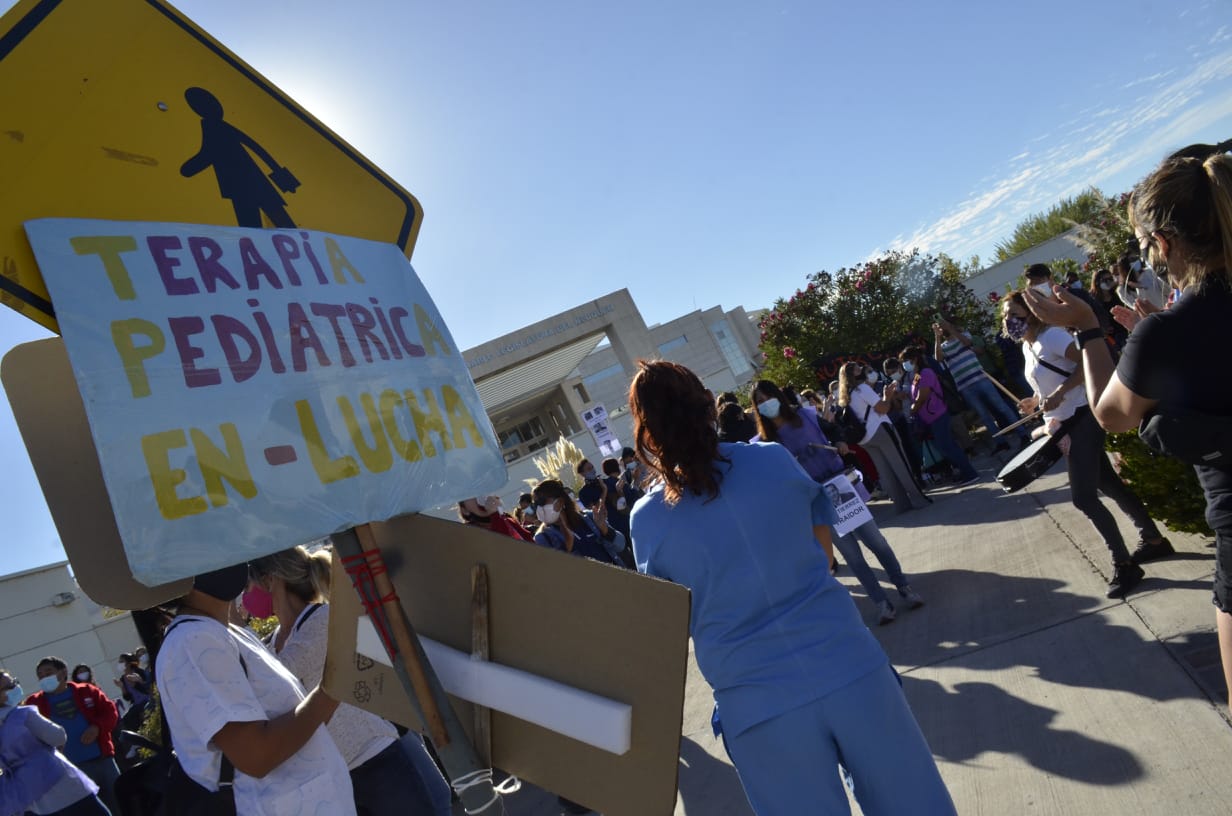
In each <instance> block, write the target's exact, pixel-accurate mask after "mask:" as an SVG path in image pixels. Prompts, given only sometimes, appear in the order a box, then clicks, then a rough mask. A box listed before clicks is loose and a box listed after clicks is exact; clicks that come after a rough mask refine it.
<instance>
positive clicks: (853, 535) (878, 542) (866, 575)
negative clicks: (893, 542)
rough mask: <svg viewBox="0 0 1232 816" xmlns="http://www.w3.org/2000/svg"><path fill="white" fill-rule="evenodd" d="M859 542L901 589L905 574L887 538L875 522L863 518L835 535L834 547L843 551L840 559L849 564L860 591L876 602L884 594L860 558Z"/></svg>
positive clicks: (865, 562)
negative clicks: (854, 525) (852, 527)
mask: <svg viewBox="0 0 1232 816" xmlns="http://www.w3.org/2000/svg"><path fill="white" fill-rule="evenodd" d="M859 542H863V543H864V546H865V547H868V549H869V552H871V553H872V554H873V555H875V556H877V560H878V561H880V562H881V566H882V568H883V569H884V570H885V571H886V575H888V576H889V578H890V581H891V582H892V583H893V584H894V586H896V587H898V588H899V589H900V590H901V589H903V588H904V587H906V586H907V585H908V581H907V576H906V575H903V568H902V567H900V566H899V565H898V558H897V557H895V555H894V550H892V549H890V542H888V541H886V537H885V536H884V535H882V534H881V529H880V528H879V527H877V522H875V521H866V522H864V523H863V524H861V525H860V526H859V527H857V528H855V529H854V530H852V531H851V532H850V533H848V534H847V535H845V536H839V537H838V538H835V539H834V548H835V549H837V550H838V551H839V552H840V553H842V554H843V561H844V562H845V563H846V564H847V566H849V567H851V573H852V575H854V576H855V577H856V580H858V581H859V582H860V586H862V587H864V591H865V592H867V593H868V597H869V598H870V599H871V600H872V602H873V603H878V604H879V603H881V602H882V601H885V600H888V598H887V597H886V593H885V590H884V589H882V588H881V584H880V583H879V582H878V581H877V576H875V575H873V570H872V569H871V568H870V567H869V565H868V562H867V561H865V560H864V553H863V552H861V551H860V543H859Z"/></svg>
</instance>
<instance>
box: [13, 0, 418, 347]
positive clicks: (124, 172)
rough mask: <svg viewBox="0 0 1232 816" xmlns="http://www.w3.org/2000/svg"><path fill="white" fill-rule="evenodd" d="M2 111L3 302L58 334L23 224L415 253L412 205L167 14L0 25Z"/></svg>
mask: <svg viewBox="0 0 1232 816" xmlns="http://www.w3.org/2000/svg"><path fill="white" fill-rule="evenodd" d="M272 33H273V32H271V34H272ZM324 59H325V61H328V59H329V57H328V56H326V57H324ZM0 99H3V100H4V128H3V133H0V178H2V179H4V189H5V195H4V196H3V198H0V262H2V266H0V302H2V303H3V304H4V305H6V306H9V307H10V308H13V309H16V310H17V311H19V312H21V313H22V314H24V315H26V316H28V317H29V318H30V319H32V320H35V321H37V322H39V323H41V324H42V325H44V326H46V327H47V328H49V329H52V330H53V331H55V330H57V327H56V319H55V312H54V309H53V307H52V303H51V298H49V297H48V294H47V289H46V287H45V285H44V283H43V280H42V278H41V276H40V274H39V269H38V268H37V266H36V265H35V262H34V256H33V255H32V254H31V251H30V246H29V244H28V243H27V242H26V237H25V235H24V234H23V233H22V230H21V225H22V223H23V222H25V221H26V220H29V219H31V218H43V217H65V216H75V217H86V218H112V219H129V220H147V221H148V220H156V219H157V220H161V221H183V222H186V223H196V224H223V225H237V226H245V227H260V226H262V225H268V226H274V227H300V228H308V229H321V230H329V231H332V232H338V233H342V234H344V235H354V236H357V237H360V238H368V239H371V240H376V241H382V242H386V243H392V244H397V245H398V247H399V248H400V250H401V251H402V252H403V253H404V254H405V255H406V257H408V258H409V257H410V256H411V251H412V249H413V248H414V245H415V238H416V235H417V234H418V232H419V225H420V222H421V221H422V220H423V209H422V208H421V207H420V206H419V202H417V201H416V200H415V199H414V197H413V196H411V194H410V193H408V192H407V191H406V190H404V189H402V188H401V187H400V186H398V184H397V183H395V182H394V181H393V180H392V179H391V178H390V177H389V176H387V175H385V173H383V172H382V171H381V170H380V169H379V168H378V167H376V166H375V165H373V164H372V163H371V162H369V161H368V160H367V159H365V158H364V157H363V156H362V155H360V154H359V153H358V152H357V151H356V150H355V149H354V148H353V147H351V146H350V145H348V144H347V143H346V142H344V141H343V140H342V139H341V138H339V137H338V136H337V135H336V134H334V133H333V132H332V131H330V130H329V129H328V128H327V127H325V126H324V125H322V124H321V123H320V122H318V121H317V120H316V119H314V118H313V117H312V116H311V115H309V114H308V113H307V112H306V111H304V109H303V108H301V107H299V106H298V105H297V104H295V102H294V101H292V100H291V99H290V98H289V97H288V96H287V95H286V94H284V93H282V92H281V91H280V90H278V89H277V88H276V87H274V86H273V85H272V84H270V82H269V81H268V80H266V79H265V78H264V77H262V76H261V75H260V74H258V73H257V72H256V71H254V70H253V69H252V68H251V67H250V66H248V65H246V64H245V63H244V62H243V61H242V60H240V59H239V58H238V57H236V56H235V55H234V54H232V53H231V52H230V51H228V50H227V49H226V48H224V47H223V46H222V45H220V44H219V43H218V42H217V41H216V40H214V39H213V38H212V37H210V36H209V35H208V34H207V33H205V32H204V31H202V30H201V29H200V28H198V27H197V26H196V25H194V24H193V23H192V22H191V21H190V20H188V19H187V18H186V17H184V16H183V15H182V14H180V13H179V12H178V11H176V10H175V9H174V8H172V7H171V6H170V5H168V4H167V3H165V2H163V1H162V0H107V2H104V3H100V2H98V1H97V0H22V2H19V3H17V5H15V6H14V7H13V8H12V9H10V10H9V11H8V12H7V13H6V14H5V15H4V17H3V18H0ZM56 305H57V306H58V305H59V304H56Z"/></svg>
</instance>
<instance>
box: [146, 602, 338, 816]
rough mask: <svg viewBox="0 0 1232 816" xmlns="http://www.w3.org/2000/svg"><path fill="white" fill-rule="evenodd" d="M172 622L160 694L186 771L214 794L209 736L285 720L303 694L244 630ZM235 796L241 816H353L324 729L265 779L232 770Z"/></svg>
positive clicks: (185, 619) (183, 619)
mask: <svg viewBox="0 0 1232 816" xmlns="http://www.w3.org/2000/svg"><path fill="white" fill-rule="evenodd" d="M176 620H177V621H180V623H178V624H177V625H176V627H175V629H174V630H172V631H171V632H170V633H169V634H168V636H167V640H166V641H165V642H164V643H163V647H162V649H161V650H160V651H159V653H158V671H157V677H158V691H159V694H160V695H161V697H162V704H163V710H164V711H165V712H166V715H167V725H168V726H169V727H170V729H171V735H172V744H173V745H174V747H175V752H176V755H177V756H178V757H179V759H180V764H181V765H182V766H183V767H184V771H185V772H186V773H187V774H188V775H189V776H190V777H192V778H193V779H194V780H195V781H196V782H197V783H199V784H200V785H203V786H204V787H206V788H208V789H209V790H217V789H218V775H219V772H220V771H221V769H222V751H220V750H219V749H218V747H217V746H216V745H214V743H213V742H211V740H212V739H213V737H214V735H215V734H217V733H218V732H219V731H221V730H222V728H223V726H225V725H226V724H227V723H231V722H258V721H261V720H270V719H274V718H276V717H279V716H281V715H283V714H286V713H287V712H289V711H291V710H293V709H294V708H295V707H296V706H297V705H299V703H300V701H301V700H303V699H304V697H306V696H307V695H306V694H305V693H304V689H303V686H301V685H300V684H299V681H298V680H296V679H295V677H294V676H293V675H292V674H291V673H290V672H289V671H287V669H286V668H284V667H283V666H282V664H281V663H279V662H278V661H277V660H275V659H274V657H273V655H271V654H270V653H269V652H268V651H267V650H266V648H265V646H264V645H263V644H262V643H261V641H259V640H257V638H256V636H255V635H253V634H252V633H251V632H249V631H248V630H246V629H240V628H239V627H236V626H231V627H224V626H223V625H222V624H220V623H219V622H218V621H216V620H213V619H212V618H204V617H198V616H196V615H181V616H180V617H178V618H176ZM241 653H243V656H244V664H243V665H241V664H240V654H241ZM245 667H246V668H247V676H245ZM234 790H235V805H236V810H237V811H238V812H239V813H242V814H244V815H245V816H298V815H299V814H303V816H354V814H355V799H354V796H353V794H352V791H351V777H350V774H349V773H347V767H346V763H345V762H343V760H342V755H341V754H340V753H338V749H337V748H336V747H334V742H333V740H331V739H330V737H329V733H328V732H327V731H326V730H325V728H324V727H321V728H318V729H317V730H316V733H315V734H313V735H312V738H311V739H309V740H308V742H307V743H305V745H304V746H303V747H302V748H300V749H299V751H298V752H296V753H295V754H294V755H293V756H291V757H290V758H289V759H287V761H286V762H284V763H282V764H281V765H279V766H278V767H277V768H275V769H274V770H272V771H270V772H269V773H268V774H267V775H266V776H265V777H264V778H263V779H256V778H254V777H251V776H248V775H246V774H243V773H241V772H240V771H239V770H238V769H237V770H236V772H235V783H234Z"/></svg>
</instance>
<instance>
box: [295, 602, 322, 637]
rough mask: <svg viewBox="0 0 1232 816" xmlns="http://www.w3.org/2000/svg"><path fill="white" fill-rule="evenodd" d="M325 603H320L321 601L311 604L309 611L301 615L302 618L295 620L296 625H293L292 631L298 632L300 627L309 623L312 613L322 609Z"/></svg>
mask: <svg viewBox="0 0 1232 816" xmlns="http://www.w3.org/2000/svg"><path fill="white" fill-rule="evenodd" d="M324 605H325V604H319V603H314V604H312V605H310V606H309V607H308V611H306V612H305V613H304V614H303V615H302V616H300V619H299V620H297V621H296V622H295V625H294V626H293V627H291V631H292V632H298V631H299V628H300V627H301V626H303V625H304V624H305V623H307V622H308V619H309V618H311V617H312V613H314V612H316V611H317V610H318V609H320V608H321V607H322V606H324Z"/></svg>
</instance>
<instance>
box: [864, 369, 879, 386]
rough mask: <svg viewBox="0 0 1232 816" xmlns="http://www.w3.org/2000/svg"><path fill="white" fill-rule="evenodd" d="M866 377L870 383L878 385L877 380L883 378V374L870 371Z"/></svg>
mask: <svg viewBox="0 0 1232 816" xmlns="http://www.w3.org/2000/svg"><path fill="white" fill-rule="evenodd" d="M865 379H866V380H867V382H868V384H869V385H876V384H877V380H879V379H881V375H879V374H878V373H877V372H876V371H870V372H868V376H867V377H866V378H865Z"/></svg>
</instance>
